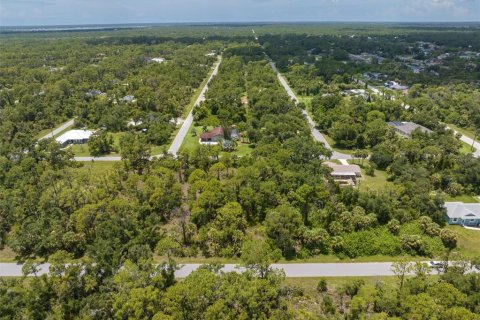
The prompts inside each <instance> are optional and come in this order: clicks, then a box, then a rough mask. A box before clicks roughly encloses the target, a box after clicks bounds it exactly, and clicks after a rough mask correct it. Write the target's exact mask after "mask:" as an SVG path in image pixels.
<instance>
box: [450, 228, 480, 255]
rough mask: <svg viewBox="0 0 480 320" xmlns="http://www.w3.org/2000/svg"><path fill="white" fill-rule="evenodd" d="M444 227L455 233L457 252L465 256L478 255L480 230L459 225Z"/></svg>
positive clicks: (479, 252) (479, 253) (479, 250)
mask: <svg viewBox="0 0 480 320" xmlns="http://www.w3.org/2000/svg"><path fill="white" fill-rule="evenodd" d="M446 228H447V229H450V230H452V231H455V232H456V233H457V235H458V241H457V251H458V252H460V253H461V254H463V255H464V256H466V257H467V258H473V257H478V256H480V230H470V229H465V228H463V227H460V226H446Z"/></svg>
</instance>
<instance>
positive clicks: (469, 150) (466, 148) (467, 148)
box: [460, 141, 477, 154]
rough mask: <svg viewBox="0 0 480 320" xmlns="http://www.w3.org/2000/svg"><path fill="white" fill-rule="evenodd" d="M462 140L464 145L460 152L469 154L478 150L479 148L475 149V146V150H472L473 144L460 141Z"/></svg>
mask: <svg viewBox="0 0 480 320" xmlns="http://www.w3.org/2000/svg"><path fill="white" fill-rule="evenodd" d="M460 142H461V143H462V147H461V148H460V153H462V154H469V153H472V152H475V151H477V149H475V148H473V150H472V146H471V145H469V144H468V143H465V142H463V141H460Z"/></svg>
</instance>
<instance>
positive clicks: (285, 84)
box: [270, 60, 352, 159]
mask: <svg viewBox="0 0 480 320" xmlns="http://www.w3.org/2000/svg"><path fill="white" fill-rule="evenodd" d="M270 66H271V67H272V69H273V71H275V72H276V73H277V77H278V80H279V81H280V83H281V84H282V86H283V87H284V88H285V91H287V94H288V95H289V96H290V98H292V100H293V101H295V103H297V104H298V103H299V100H298V98H297V96H296V95H295V93H294V92H293V90H292V88H290V85H289V84H288V82H287V80H285V78H284V77H283V76H282V74H281V73H280V72H279V71H278V69H277V67H276V66H275V64H274V63H273V61H272V60H270ZM302 114H303V116H304V117H305V119H307V122H308V126H309V127H310V130H311V132H312V136H313V138H314V139H315V140H316V141H319V142H323V144H324V145H325V147H326V148H327V149H330V150H332V151H333V149H332V147H331V146H330V144H329V143H328V142H327V140H326V139H325V137H324V136H323V135H322V134H321V133H320V131H318V129H317V128H316V126H315V122H314V121H313V120H312V118H311V117H310V115H309V114H308V112H307V111H306V110H303V109H302ZM331 159H352V156H351V155H349V154H345V153H340V152H337V151H333V153H332V157H331Z"/></svg>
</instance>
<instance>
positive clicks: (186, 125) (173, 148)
mask: <svg viewBox="0 0 480 320" xmlns="http://www.w3.org/2000/svg"><path fill="white" fill-rule="evenodd" d="M221 62H222V56H220V57H219V60H218V62H217V65H216V66H215V69H214V70H213V72H212V74H211V75H210V78H209V79H208V81H207V83H206V84H205V86H204V87H203V89H202V91H201V92H200V95H199V96H198V98H197V100H196V101H195V104H194V105H193V107H194V108H195V107H197V106H198V105H199V104H200V103H201V102H202V101H205V94H206V93H207V91H208V85H209V84H210V82H211V81H212V79H213V77H215V76H216V75H217V74H218V68H219V67H220V63H221ZM192 112H193V109H192V110H191V111H190V112H189V114H188V116H187V118H186V119H185V121H184V122H183V124H182V127H181V128H180V130H179V131H178V133H177V135H176V136H175V139H173V142H172V144H171V145H170V148H169V149H168V153H170V154H172V155H174V156H176V155H177V153H178V150H180V147H181V145H182V143H183V140H184V139H185V136H186V135H187V134H188V130H189V129H190V126H191V125H192V123H193V113H192Z"/></svg>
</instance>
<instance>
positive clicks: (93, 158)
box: [73, 156, 122, 162]
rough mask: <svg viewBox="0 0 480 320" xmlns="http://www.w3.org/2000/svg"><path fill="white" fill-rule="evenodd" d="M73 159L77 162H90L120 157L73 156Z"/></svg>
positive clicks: (112, 159) (118, 158) (118, 159)
mask: <svg viewBox="0 0 480 320" xmlns="http://www.w3.org/2000/svg"><path fill="white" fill-rule="evenodd" d="M73 159H74V160H75V161H78V162H91V161H120V160H122V157H118V156H115V157H74V158H73Z"/></svg>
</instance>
